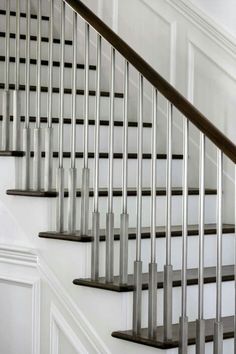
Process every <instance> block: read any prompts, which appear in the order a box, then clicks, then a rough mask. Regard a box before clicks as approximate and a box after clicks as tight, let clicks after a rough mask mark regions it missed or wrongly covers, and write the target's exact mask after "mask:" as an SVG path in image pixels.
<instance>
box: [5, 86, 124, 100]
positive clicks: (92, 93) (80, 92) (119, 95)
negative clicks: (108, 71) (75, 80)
mask: <svg viewBox="0 0 236 354" xmlns="http://www.w3.org/2000/svg"><path fill="white" fill-rule="evenodd" d="M0 89H3V90H4V89H5V84H4V83H0ZM9 90H15V84H9ZM19 90H20V91H25V85H20V86H19ZM30 91H32V92H36V91H37V87H36V86H34V85H31V86H30ZM40 91H41V92H48V87H47V86H41V90H40ZM52 92H53V93H59V92H60V88H59V87H53V88H52ZM64 94H70V95H71V94H72V89H70V88H64ZM76 94H77V95H84V90H80V89H77V90H76ZM89 95H90V96H95V95H96V91H93V90H90V91H89ZM100 96H101V97H110V92H108V91H101V92H100ZM115 97H116V98H123V97H124V94H123V93H120V92H116V93H115Z"/></svg>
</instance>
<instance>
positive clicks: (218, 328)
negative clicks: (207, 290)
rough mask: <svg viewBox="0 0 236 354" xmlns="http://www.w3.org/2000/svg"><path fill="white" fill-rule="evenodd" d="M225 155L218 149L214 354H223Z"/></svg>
mask: <svg viewBox="0 0 236 354" xmlns="http://www.w3.org/2000/svg"><path fill="white" fill-rule="evenodd" d="M222 197H223V153H222V151H221V150H220V149H217V210H216V215H217V265H216V319H215V323H214V354H222V353H223V322H222V205H223V198H222Z"/></svg>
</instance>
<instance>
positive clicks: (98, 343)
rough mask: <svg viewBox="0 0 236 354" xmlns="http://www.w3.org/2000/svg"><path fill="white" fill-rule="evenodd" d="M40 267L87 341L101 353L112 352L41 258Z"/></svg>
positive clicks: (108, 353) (109, 353)
mask: <svg viewBox="0 0 236 354" xmlns="http://www.w3.org/2000/svg"><path fill="white" fill-rule="evenodd" d="M38 269H39V271H40V273H41V275H42V276H43V277H44V278H45V279H46V281H47V283H48V284H49V286H50V287H51V289H52V291H53V292H54V293H55V295H56V296H57V298H58V299H59V300H60V302H61V304H62V305H63V307H64V309H65V310H66V311H67V312H68V314H69V315H70V317H71V318H72V319H73V321H74V322H75V324H76V325H77V327H78V328H79V329H80V331H81V332H82V333H83V335H84V336H85V337H86V339H87V341H88V342H89V343H90V345H91V347H93V348H94V351H95V352H96V353H99V354H105V353H106V354H111V352H110V350H109V349H108V348H107V347H106V345H105V343H103V341H102V340H101V338H100V337H99V336H98V334H97V332H96V331H95V329H94V328H93V327H92V326H91V324H90V323H89V321H88V320H87V319H86V317H85V315H84V314H83V313H82V311H81V310H80V309H79V308H78V306H77V305H76V304H75V302H74V301H73V300H72V299H71V297H70V296H69V295H68V293H67V291H66V290H65V289H64V288H63V287H62V285H61V284H60V283H59V281H58V279H57V278H56V276H55V275H54V274H53V273H52V271H51V270H50V269H49V267H48V265H47V264H46V263H45V262H44V261H43V259H42V258H41V257H40V258H39V263H38Z"/></svg>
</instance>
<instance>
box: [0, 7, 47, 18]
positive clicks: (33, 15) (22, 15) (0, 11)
mask: <svg viewBox="0 0 236 354" xmlns="http://www.w3.org/2000/svg"><path fill="white" fill-rule="evenodd" d="M0 15H6V10H4V9H0ZM10 16H13V17H16V11H10ZM20 17H22V18H26V13H25V12H20ZM30 18H31V19H37V18H38V15H37V14H30ZM41 20H42V21H49V17H48V16H42V17H41Z"/></svg>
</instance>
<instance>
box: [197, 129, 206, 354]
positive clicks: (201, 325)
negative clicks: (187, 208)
mask: <svg viewBox="0 0 236 354" xmlns="http://www.w3.org/2000/svg"><path fill="white" fill-rule="evenodd" d="M199 167H200V169H199V187H200V188H199V269H198V319H197V321H196V327H197V338H196V354H204V353H205V320H204V231H205V230H204V225H205V135H204V134H203V133H200V161H199Z"/></svg>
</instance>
